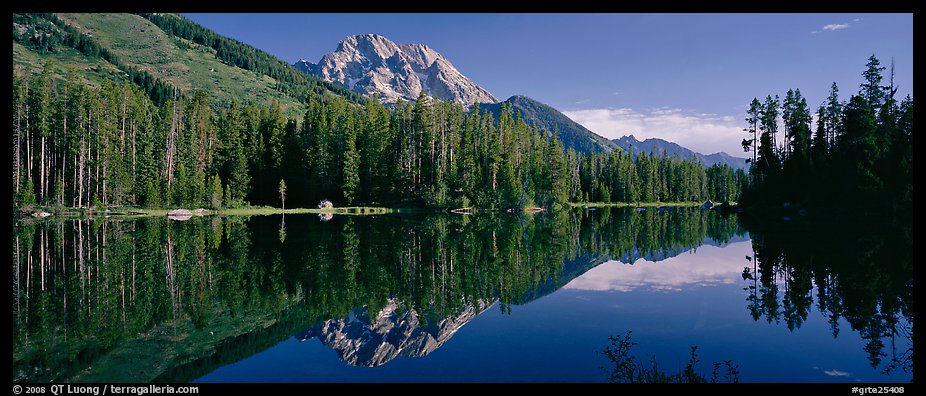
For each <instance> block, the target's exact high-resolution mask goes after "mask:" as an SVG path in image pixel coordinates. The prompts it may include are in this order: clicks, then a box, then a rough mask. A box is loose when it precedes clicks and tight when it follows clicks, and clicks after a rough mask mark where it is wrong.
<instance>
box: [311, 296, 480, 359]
mask: <svg viewBox="0 0 926 396" xmlns="http://www.w3.org/2000/svg"><path fill="white" fill-rule="evenodd" d="M491 305H492V302H491V301H490V302H479V303H478V304H474V305H470V306H468V307H466V308H465V309H463V310H462V311H461V312H459V313H457V314H456V315H452V316H448V317H446V318H443V319H441V320H440V321H438V322H436V323H425V321H424V320H423V318H421V317H420V315H419V314H418V313H417V312H416V311H414V310H411V309H409V308H408V307H407V306H406V305H405V304H404V303H402V302H400V301H397V300H395V299H390V300H389V302H388V303H387V304H386V307H385V308H383V309H382V310H381V311H380V312H378V313H373V316H371V315H370V312H368V311H367V308H366V307H363V308H360V309H357V310H354V311H352V312H351V313H350V314H348V315H347V317H345V318H342V319H332V320H328V321H325V322H324V323H322V324H321V325H320V326H318V327H315V328H311V329H308V330H306V331H303V332H302V333H300V334H297V335H296V336H295V337H296V339H298V340H300V341H307V340H310V339H312V338H318V339H319V340H320V341H321V342H322V344H324V345H325V346H327V347H329V348H332V349H334V350H335V351H337V353H338V357H339V358H340V359H341V360H343V361H345V362H347V363H348V364H350V365H352V366H366V367H375V366H380V365H383V364H386V363H388V362H390V361H391V360H392V359H395V358H396V357H399V356H405V357H421V356H427V355H428V354H429V353H431V352H433V351H435V350H436V349H437V348H440V347H441V345H444V343H445V342H447V340H449V339H450V338H451V337H453V335H454V334H456V332H457V330H459V329H460V328H461V327H463V325H465V324H467V323H469V321H471V320H473V318H475V317H476V316H478V315H479V314H481V313H482V312H484V311H485V310H486V309H488V308H489V307H490V306H491Z"/></svg>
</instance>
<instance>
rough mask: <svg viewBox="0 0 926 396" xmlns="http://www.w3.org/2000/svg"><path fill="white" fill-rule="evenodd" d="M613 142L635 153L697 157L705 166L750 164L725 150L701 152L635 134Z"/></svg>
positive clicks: (738, 166) (743, 165)
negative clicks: (642, 138) (709, 152)
mask: <svg viewBox="0 0 926 396" xmlns="http://www.w3.org/2000/svg"><path fill="white" fill-rule="evenodd" d="M612 142H613V143H614V144H615V145H617V146H619V147H620V148H622V149H624V150H625V151H628V152H629V151H633V152H634V153H641V152H645V153H650V154H656V155H662V153H666V155H668V156H669V157H671V156H673V155H678V156H679V157H680V158H682V159H692V158H694V159H696V160H698V161H701V163H702V164H704V166H707V167H709V166H712V165H716V164H727V165H729V166H730V167H731V168H733V169H743V170H746V169H747V168H748V166H747V165H746V159H745V158H739V157H734V156H732V155H729V154H727V153H724V152H720V153H714V154H701V153H698V152H695V151H692V150H691V149H688V148H685V147H682V146H680V145H679V144H677V143H673V142H670V141H666V140H662V139H658V138H650V139H646V140H643V141H642V142H641V141H639V140H637V138H635V137H634V136H633V135H630V136H623V137H621V138H619V139H614V140H612Z"/></svg>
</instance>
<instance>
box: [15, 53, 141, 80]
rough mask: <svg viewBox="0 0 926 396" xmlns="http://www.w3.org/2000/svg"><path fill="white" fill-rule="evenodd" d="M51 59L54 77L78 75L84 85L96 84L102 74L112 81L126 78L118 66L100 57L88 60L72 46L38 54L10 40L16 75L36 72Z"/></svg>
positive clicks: (102, 76) (101, 77) (101, 78)
mask: <svg viewBox="0 0 926 396" xmlns="http://www.w3.org/2000/svg"><path fill="white" fill-rule="evenodd" d="M45 61H51V64H50V65H51V73H52V76H54V77H56V78H61V77H63V76H65V75H67V76H69V77H71V78H74V77H76V78H78V79H79V80H80V81H82V82H83V83H85V84H87V85H91V86H96V87H99V86H100V84H101V83H102V82H103V78H104V77H109V78H110V79H113V80H128V76H127V75H126V74H125V73H123V72H122V71H121V70H119V68H117V67H115V66H113V65H111V64H110V63H109V62H106V61H104V60H102V59H99V58H97V59H92V58H89V57H87V56H85V55H84V54H81V53H80V52H78V51H77V50H75V49H73V48H61V50H60V51H58V52H56V53H52V54H44V55H42V54H39V53H36V52H35V51H32V50H30V49H28V48H26V47H24V46H22V45H20V44H19V43H16V42H13V72H14V73H16V74H18V75H25V74H27V73H28V74H32V73H36V72H38V71H40V70H42V68H43V67H44V65H45Z"/></svg>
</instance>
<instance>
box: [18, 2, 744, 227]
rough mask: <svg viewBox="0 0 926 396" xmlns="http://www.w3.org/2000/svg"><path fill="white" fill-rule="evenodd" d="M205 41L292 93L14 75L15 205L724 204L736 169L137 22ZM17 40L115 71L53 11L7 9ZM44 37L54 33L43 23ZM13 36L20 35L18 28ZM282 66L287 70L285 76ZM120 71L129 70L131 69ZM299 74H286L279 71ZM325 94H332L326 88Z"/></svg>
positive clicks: (167, 23) (185, 26)
mask: <svg viewBox="0 0 926 396" xmlns="http://www.w3.org/2000/svg"><path fill="white" fill-rule="evenodd" d="M145 17H146V18H148V19H149V20H151V21H153V22H154V23H155V24H157V25H158V26H160V27H161V28H163V29H164V30H165V31H168V32H170V34H176V35H180V36H182V37H184V38H187V39H189V40H193V41H195V42H197V43H199V44H202V45H206V46H210V47H211V48H214V49H215V50H216V54H217V56H218V57H219V58H221V59H222V60H223V61H224V62H226V63H229V64H234V65H237V66H239V67H242V68H248V69H249V70H255V71H259V72H261V73H267V74H269V75H272V76H274V77H275V78H277V79H278V81H279V84H278V89H280V90H281V91H287V92H290V93H293V92H295V93H296V94H295V95H296V96H298V97H300V98H302V99H303V100H304V101H305V104H306V111H305V113H304V114H302V115H301V117H297V116H294V115H292V114H286V113H284V111H283V110H282V109H281V106H280V103H279V102H277V101H274V100H271V101H269V102H260V103H259V102H255V101H253V100H245V99H242V100H241V101H234V100H233V101H232V102H231V103H218V102H216V101H215V100H214V98H212V97H211V95H210V94H209V92H208V90H203V89H193V90H190V91H182V90H180V89H177V88H176V87H172V86H170V85H169V84H166V83H163V82H161V81H159V80H157V79H156V78H154V77H151V76H150V74H148V73H146V72H143V71H137V70H136V71H135V73H136V74H137V76H140V77H132V78H130V79H125V80H121V81H120V80H110V79H104V81H103V83H102V84H101V86H100V87H95V86H90V85H89V84H86V83H83V82H81V80H80V79H78V78H75V77H74V76H69V75H64V76H58V75H54V74H52V73H50V72H49V68H50V67H49V64H48V63H47V62H46V64H45V65H44V67H41V68H38V69H30V70H25V71H23V72H21V73H15V71H14V76H13V93H12V94H13V95H12V99H13V100H12V112H11V114H12V120H11V121H12V129H13V139H12V143H13V147H12V151H13V153H14V156H13V178H12V179H13V191H14V206H16V207H24V206H33V205H41V206H61V207H80V208H87V207H96V208H100V207H112V206H139V207H149V208H160V207H174V206H196V207H200V206H202V207H211V208H225V207H238V206H245V205H273V206H278V205H279V204H280V203H281V202H280V199H279V196H278V193H277V191H278V189H277V186H278V185H280V182H281V181H285V183H286V185H288V186H289V188H288V189H287V198H288V201H289V203H290V206H291V207H299V206H302V207H314V206H315V205H317V203H318V202H319V200H321V199H330V200H332V201H334V202H335V203H336V204H337V205H361V204H364V205H383V206H425V207H435V208H448V207H477V208H483V209H520V208H527V207H534V206H542V207H552V206H555V205H563V204H566V203H567V202H582V201H603V202H615V201H620V202H639V201H703V200H706V199H714V200H718V201H731V200H735V199H736V197H737V196H738V195H739V190H740V186H741V185H742V184H743V183H744V182H745V174H743V173H741V172H740V173H735V172H734V171H733V170H732V169H731V168H729V167H723V166H717V167H711V168H708V169H705V168H704V167H703V165H701V164H700V163H697V162H692V161H689V160H681V159H679V158H678V157H666V156H663V157H655V156H651V155H646V154H642V155H639V156H636V158H634V156H633V155H631V154H630V153H626V152H623V151H619V150H615V151H612V152H610V153H598V154H591V155H583V154H580V153H577V152H575V151H574V150H572V149H567V148H565V147H563V145H562V143H561V142H560V141H559V140H558V138H557V132H556V131H553V132H552V133H550V132H549V131H542V130H539V129H537V128H535V127H532V126H529V125H528V123H527V122H525V120H524V119H523V118H522V117H521V115H520V113H515V112H514V111H512V109H511V108H509V107H508V106H503V108H502V111H501V112H500V113H499V114H500V115H499V116H498V117H494V116H493V115H491V114H490V113H489V112H487V111H483V112H481V113H480V112H479V111H478V110H477V111H467V109H464V108H463V107H461V106H459V105H457V104H453V103H448V102H441V101H436V100H433V99H431V98H429V97H427V96H421V97H419V99H418V100H417V101H416V102H414V103H399V104H397V105H396V107H395V108H394V109H387V108H386V107H384V106H382V105H381V104H379V103H378V102H377V101H375V100H369V99H364V98H359V97H357V96H356V95H353V96H352V95H344V96H342V95H340V91H339V90H336V89H335V90H318V89H312V88H311V87H312V85H311V84H310V83H311V81H310V80H308V77H306V76H304V75H302V74H301V73H300V72H298V71H296V70H295V69H292V68H291V67H290V66H289V65H286V64H285V63H282V62H280V61H279V60H275V58H273V59H270V58H268V57H269V55H267V54H266V53H263V52H260V51H257V50H255V49H253V48H252V47H249V46H246V45H244V44H242V43H240V42H236V41H234V40H230V39H227V38H223V37H221V36H218V35H216V34H215V33H214V32H211V31H209V30H208V29H204V28H202V27H200V26H198V25H196V24H194V23H192V22H190V21H188V20H186V19H183V18H180V17H176V16H161V15H156V14H151V15H145ZM14 21H19V22H21V24H20V25H18V26H17V25H16V23H15V22H14V40H16V41H17V42H19V43H20V44H22V45H24V46H27V47H28V48H31V49H33V50H35V51H37V52H40V53H41V52H43V51H46V52H53V51H55V50H56V48H58V47H60V46H62V45H64V46H70V47H72V48H77V49H79V50H80V51H81V53H83V54H84V55H87V56H91V57H93V56H96V57H102V58H106V59H107V60H108V61H110V62H111V63H113V64H116V65H121V63H118V59H116V57H115V56H114V55H112V54H111V52H109V51H108V50H106V49H105V48H103V47H101V46H99V45H98V44H96V43H95V41H94V40H93V38H92V37H89V36H87V35H84V34H82V33H80V32H78V31H76V30H74V29H73V28H70V27H69V26H67V25H65V24H62V23H60V21H58V20H57V18H55V17H54V16H53V15H33V14H25V15H16V16H14ZM53 26H54V27H57V28H54V27H53ZM23 27H25V30H23ZM287 67H288V68H289V69H287ZM120 69H121V70H123V71H127V73H128V74H129V75H130V76H132V74H131V73H132V70H134V69H132V68H130V67H127V66H124V65H121V66H120ZM290 69H292V71H294V72H296V73H300V74H293V73H291V72H290V71H289V70H290ZM332 92H334V93H337V94H332Z"/></svg>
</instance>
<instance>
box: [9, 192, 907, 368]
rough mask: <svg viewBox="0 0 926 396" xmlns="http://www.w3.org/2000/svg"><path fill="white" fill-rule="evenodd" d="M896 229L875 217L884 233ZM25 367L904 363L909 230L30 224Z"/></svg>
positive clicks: (746, 224)
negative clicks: (622, 355)
mask: <svg viewBox="0 0 926 396" xmlns="http://www.w3.org/2000/svg"><path fill="white" fill-rule="evenodd" d="M882 229H883V230H882ZM13 231H14V232H13V241H12V248H11V251H12V262H13V268H12V272H13V274H12V275H13V276H12V285H11V290H12V295H13V299H12V304H13V305H12V311H13V378H14V381H34V382H43V381H102V382H112V381H131V382H149V381H170V382H173V381H184V382H186V381H191V382H393V381H400V382H409V381H411V382H431V381H441V382H445V381H452V382H470V381H472V382H496V381H498V382H551V381H552V382H601V381H607V380H608V375H607V371H606V369H608V368H610V367H612V366H613V364H612V363H611V361H610V360H609V359H608V358H607V357H606V356H605V355H604V354H603V353H602V351H603V350H604V349H605V348H606V347H607V346H608V345H609V341H608V337H609V336H616V335H623V334H627V332H628V331H630V332H632V333H631V337H632V340H633V341H634V342H636V343H637V345H636V346H634V347H633V349H632V354H633V355H634V356H637V357H639V358H640V359H642V360H644V361H647V362H648V361H649V360H650V358H653V357H655V359H656V360H657V361H658V362H659V366H660V367H661V368H663V369H665V370H667V371H670V372H677V371H679V370H680V369H681V368H683V367H684V365H685V363H686V362H687V361H688V358H689V356H690V348H691V347H692V346H693V345H696V346H697V347H698V356H699V358H700V360H701V363H700V364H699V365H698V366H696V369H698V370H699V371H700V372H702V373H703V374H705V375H706V376H709V375H710V371H711V368H712V366H711V363H712V362H715V361H725V360H733V361H734V362H735V363H736V364H738V365H739V371H740V374H739V379H740V381H742V382H856V381H862V382H907V381H910V380H911V378H912V373H911V368H912V331H913V330H912V301H913V266H912V230H911V229H909V228H908V227H896V226H883V227H871V226H865V227H862V226H851V225H846V224H835V223H827V224H813V223H809V222H797V221H789V222H781V224H777V225H775V226H769V225H756V222H755V221H751V220H750V219H748V218H744V219H740V218H738V217H737V216H736V215H729V214H727V215H724V214H722V213H718V212H717V211H708V210H702V209H700V208H682V209H673V210H657V209H647V210H634V209H627V208H623V209H616V208H615V209H604V210H573V211H563V212H555V213H549V214H537V215H511V214H509V215H481V214H480V215H466V216H463V215H454V216H446V215H414V216H412V215H384V216H366V217H359V216H334V217H333V218H330V219H322V218H319V216H316V215H287V216H286V217H285V219H284V218H283V217H281V216H254V217H202V218H199V217H194V218H192V219H190V220H188V221H168V220H166V219H162V218H146V219H131V220H130V219H115V218H112V219H94V220H83V221H55V220H52V219H46V220H44V221H40V222H29V221H27V222H19V223H17V224H16V225H14V228H13Z"/></svg>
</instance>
